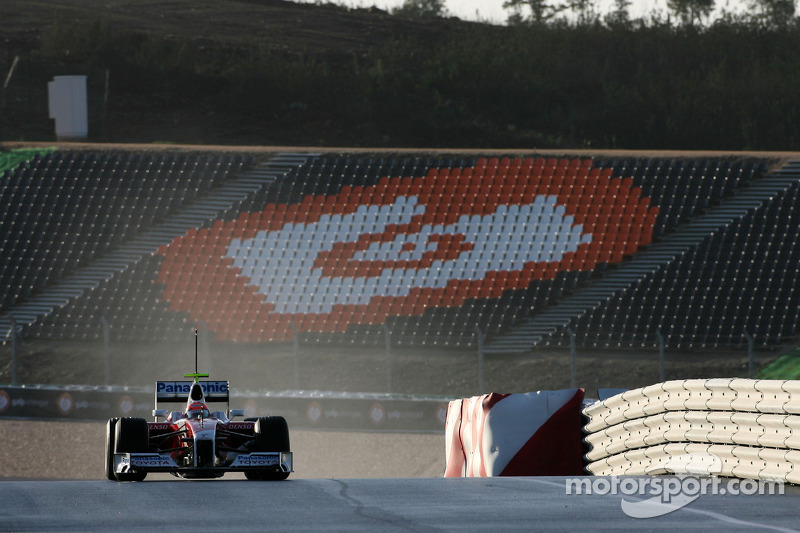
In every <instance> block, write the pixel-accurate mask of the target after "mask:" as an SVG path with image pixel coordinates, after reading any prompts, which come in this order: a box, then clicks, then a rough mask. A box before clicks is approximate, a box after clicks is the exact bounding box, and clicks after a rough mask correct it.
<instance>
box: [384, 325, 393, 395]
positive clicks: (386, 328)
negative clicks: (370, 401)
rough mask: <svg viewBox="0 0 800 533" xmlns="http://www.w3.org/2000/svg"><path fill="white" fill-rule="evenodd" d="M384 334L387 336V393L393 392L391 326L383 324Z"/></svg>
mask: <svg viewBox="0 0 800 533" xmlns="http://www.w3.org/2000/svg"><path fill="white" fill-rule="evenodd" d="M383 333H384V334H385V335H386V392H388V393H391V392H392V332H391V331H389V326H387V325H386V323H384V324H383Z"/></svg>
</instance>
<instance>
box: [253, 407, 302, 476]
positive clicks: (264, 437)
mask: <svg viewBox="0 0 800 533" xmlns="http://www.w3.org/2000/svg"><path fill="white" fill-rule="evenodd" d="M253 437H254V441H255V442H254V443H253V449H252V450H251V451H253V452H288V451H291V448H290V443H289V425H288V424H287V423H286V419H285V418H283V417H282V416H264V417H261V418H259V419H257V420H256V427H255V430H254V432H253ZM244 475H245V477H246V478H247V479H251V480H265V481H282V480H284V479H286V478H288V477H289V472H281V471H277V472H276V471H274V470H255V471H252V472H245V474H244Z"/></svg>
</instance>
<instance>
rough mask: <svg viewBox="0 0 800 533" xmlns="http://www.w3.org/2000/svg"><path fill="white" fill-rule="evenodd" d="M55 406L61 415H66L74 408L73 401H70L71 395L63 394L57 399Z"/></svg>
mask: <svg viewBox="0 0 800 533" xmlns="http://www.w3.org/2000/svg"><path fill="white" fill-rule="evenodd" d="M56 406H57V407H58V410H59V411H60V412H61V414H62V415H68V414H69V413H70V411H72V408H73V407H75V401H74V400H73V399H72V395H71V394H70V393H68V392H63V393H61V395H60V396H59V397H58V401H57V402H56Z"/></svg>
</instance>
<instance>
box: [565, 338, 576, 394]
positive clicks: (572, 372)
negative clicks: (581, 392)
mask: <svg viewBox="0 0 800 533" xmlns="http://www.w3.org/2000/svg"><path fill="white" fill-rule="evenodd" d="M567 333H569V352H570V353H569V356H570V362H569V386H570V388H573V389H574V388H575V387H577V386H578V380H577V378H576V376H575V374H576V373H577V366H578V362H577V353H576V350H575V332H574V331H572V328H567Z"/></svg>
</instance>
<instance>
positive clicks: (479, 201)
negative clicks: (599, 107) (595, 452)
mask: <svg viewBox="0 0 800 533" xmlns="http://www.w3.org/2000/svg"><path fill="white" fill-rule="evenodd" d="M9 161H10V162H9V163H7V167H8V168H5V169H3V173H2V175H1V176H0V197H1V198H2V201H0V205H2V213H0V227H2V228H3V230H2V232H0V235H2V237H0V238H1V239H2V240H0V257H2V258H3V261H2V265H0V286H2V287H4V288H5V289H6V290H4V292H3V293H2V294H0V332H9V331H10V329H11V319H12V317H13V318H14V319H15V321H16V323H17V325H18V327H20V329H21V333H22V335H23V336H24V337H25V338H29V339H93V338H97V337H98V336H100V335H101V331H102V330H101V329H100V328H99V322H100V320H101V319H102V318H105V319H106V320H107V321H108V322H109V323H111V324H112V325H115V326H121V325H124V327H114V328H113V329H112V332H113V335H114V337H115V338H116V339H121V340H127V339H139V338H143V337H146V338H148V339H153V340H157V339H174V338H176V337H177V336H179V335H180V332H185V331H186V330H187V329H189V328H193V327H196V326H198V325H201V326H203V327H206V328H208V329H209V330H211V331H212V332H213V333H214V335H215V337H216V339H217V340H218V341H226V342H246V343H269V342H286V341H291V340H292V339H293V336H294V332H295V330H296V331H297V332H298V334H299V336H300V339H301V340H302V341H303V342H306V343H319V344H333V345H350V344H358V345H371V344H375V345H380V344H382V343H383V342H384V334H385V331H386V330H388V331H391V334H392V336H391V338H392V341H393V342H394V343H395V344H397V345H405V346H419V347H431V346H440V347H471V346H474V344H475V342H476V333H475V332H476V328H478V329H479V330H480V331H482V332H484V333H485V334H486V344H485V349H486V351H487V352H489V353H492V352H493V353H525V352H528V351H530V350H532V349H534V348H536V347H537V346H567V345H569V342H570V337H569V331H574V332H575V335H576V341H577V342H578V344H579V345H580V346H588V347H608V346H623V347H624V346H639V347H653V346H656V345H657V343H658V341H659V336H661V338H663V339H664V342H665V343H666V344H667V345H668V346H672V347H677V348H691V347H703V346H738V345H741V344H742V343H743V342H744V341H743V335H745V334H749V335H752V337H753V338H754V339H755V341H756V343H757V344H759V345H762V346H768V345H774V344H778V343H781V342H784V341H786V340H787V339H790V338H792V337H794V336H795V335H796V333H797V331H798V324H799V321H800V317H798V313H799V312H800V295H799V294H798V289H797V282H798V278H800V274H799V273H798V272H799V271H798V266H797V265H798V264H800V215H799V214H798V212H797V206H798V195H799V194H800V192H799V191H798V184H799V183H800V165H797V164H793V163H779V162H778V161H776V160H773V159H767V158H755V157H753V158H733V157H725V158H722V157H720V158H700V157H686V158H650V157H595V158H574V157H509V158H498V157H491V156H488V157H487V156H484V155H481V154H475V155H463V156H459V157H432V156H419V157H413V156H409V155H401V154H389V155H386V154H381V155H375V154H364V155H359V154H346V155H345V154H316V153H299V154H288V153H287V154H278V155H274V156H271V157H266V156H264V155H259V154H256V153H249V154H248V153H239V152H229V153H214V152H186V151H178V150H176V151H162V152H131V151H114V150H111V151H109V150H103V151H96V150H91V149H87V150H85V151H61V150H42V151H38V152H31V153H27V154H26V157H24V158H21V159H20V158H12V159H9ZM2 335H4V338H5V339H8V338H9V336H7V335H6V334H5V333H2Z"/></svg>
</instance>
